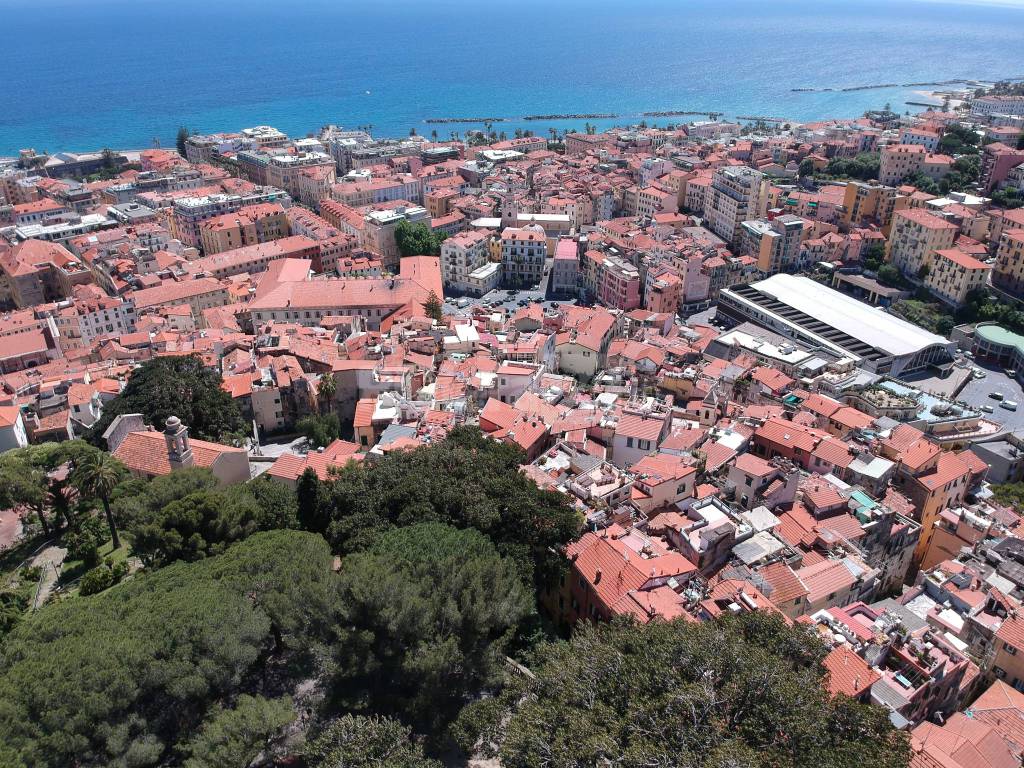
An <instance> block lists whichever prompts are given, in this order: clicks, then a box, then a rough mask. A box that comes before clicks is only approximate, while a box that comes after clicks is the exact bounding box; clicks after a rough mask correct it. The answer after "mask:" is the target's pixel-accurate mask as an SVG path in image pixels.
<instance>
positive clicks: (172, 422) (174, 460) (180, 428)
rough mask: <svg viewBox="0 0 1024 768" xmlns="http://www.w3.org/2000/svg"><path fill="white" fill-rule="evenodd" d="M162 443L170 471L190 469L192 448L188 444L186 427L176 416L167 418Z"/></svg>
mask: <svg viewBox="0 0 1024 768" xmlns="http://www.w3.org/2000/svg"><path fill="white" fill-rule="evenodd" d="M164 442H166V443H167V460H168V461H169V462H170V464H171V471H172V472H173V471H174V470H176V469H184V468H185V467H191V466H192V464H193V458H192V447H191V446H190V445H189V442H188V427H186V426H185V425H184V424H182V423H181V419H179V418H178V417H177V416H169V417H167V423H166V424H165V425H164Z"/></svg>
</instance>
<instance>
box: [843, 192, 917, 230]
mask: <svg viewBox="0 0 1024 768" xmlns="http://www.w3.org/2000/svg"><path fill="white" fill-rule="evenodd" d="M906 205H907V198H906V196H905V195H901V194H900V193H899V190H897V189H896V188H895V187H887V186H885V185H884V184H869V183H867V182H863V181H851V182H849V183H847V185H846V193H845V195H844V196H843V224H845V225H846V226H847V227H859V226H862V225H864V224H876V225H877V226H878V227H879V228H880V229H881V230H882V231H883V232H884V233H885V234H886V235H888V234H889V229H890V227H891V226H892V216H893V214H894V213H895V212H896V211H898V210H900V209H901V208H905V207H906Z"/></svg>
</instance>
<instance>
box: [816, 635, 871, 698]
mask: <svg viewBox="0 0 1024 768" xmlns="http://www.w3.org/2000/svg"><path fill="white" fill-rule="evenodd" d="M822 665H823V666H824V667H825V670H826V671H827V672H828V676H827V678H826V681H825V684H826V686H827V688H828V692H829V693H831V694H832V695H833V696H835V695H837V694H840V693H843V694H846V695H847V696H850V697H851V698H857V697H858V696H860V695H861V694H863V693H864V691H866V690H868V689H869V688H870V687H871V686H872V685H874V684H875V683H876V682H878V681H879V680H881V679H882V676H881V675H880V674H878V673H877V672H875V670H873V669H872V668H871V667H869V666H868V663H867V662H866V661H864V659H862V658H861V657H860V656H858V655H857V654H856V653H854V652H853V651H852V650H850V649H849V648H848V647H847V646H845V645H839V646H836V647H835V648H833V649H832V650H831V651H829V653H828V655H827V656H826V657H825V659H824V661H822Z"/></svg>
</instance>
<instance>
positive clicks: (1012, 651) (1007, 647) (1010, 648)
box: [1003, 643, 1017, 656]
mask: <svg viewBox="0 0 1024 768" xmlns="http://www.w3.org/2000/svg"><path fill="white" fill-rule="evenodd" d="M1003 649H1004V650H1005V651H1006V652H1007V653H1008V654H1010V655H1011V656H1016V655H1017V649H1016V648H1014V647H1013V646H1012V645H1006V644H1005V643H1004V644H1003Z"/></svg>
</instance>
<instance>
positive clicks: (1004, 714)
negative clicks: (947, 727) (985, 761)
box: [967, 680, 1024, 757]
mask: <svg viewBox="0 0 1024 768" xmlns="http://www.w3.org/2000/svg"><path fill="white" fill-rule="evenodd" d="M967 715H968V717H972V718H974V719H975V720H978V721H980V722H983V723H985V724H986V725H988V726H989V727H990V728H992V729H993V730H994V731H995V732H996V733H998V734H999V735H1000V736H1001V737H1002V738H1003V740H1004V741H1005V742H1007V743H1008V744H1009V745H1010V748H1011V750H1012V751H1013V752H1014V754H1016V755H1017V756H1018V757H1020V755H1021V754H1024V693H1021V692H1020V691H1018V690H1016V689H1014V688H1012V687H1010V686H1009V685H1007V684H1006V683H1004V682H1003V681H1002V680H996V681H995V682H994V683H992V685H991V686H989V688H988V690H986V691H985V692H984V693H983V694H981V696H979V697H978V698H977V700H975V702H974V703H973V704H972V705H971V707H970V709H968V710H967Z"/></svg>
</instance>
